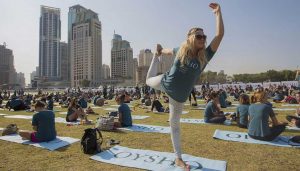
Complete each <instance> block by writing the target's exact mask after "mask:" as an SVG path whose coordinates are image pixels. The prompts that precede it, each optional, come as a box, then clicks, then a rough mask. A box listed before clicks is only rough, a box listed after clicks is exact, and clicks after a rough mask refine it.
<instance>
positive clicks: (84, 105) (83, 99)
mask: <svg viewBox="0 0 300 171" xmlns="http://www.w3.org/2000/svg"><path fill="white" fill-rule="evenodd" d="M78 104H79V105H80V106H81V107H82V108H84V109H85V108H87V101H86V100H85V98H84V97H83V96H81V97H80V99H79V101H78Z"/></svg>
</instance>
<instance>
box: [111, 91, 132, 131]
mask: <svg viewBox="0 0 300 171" xmlns="http://www.w3.org/2000/svg"><path fill="white" fill-rule="evenodd" d="M124 100H125V95H124V94H123V95H120V96H118V97H116V102H117V104H118V105H120V106H119V108H118V116H119V122H118V123H115V126H116V127H128V126H132V118H131V111H130V108H129V107H128V105H127V104H125V103H124Z"/></svg>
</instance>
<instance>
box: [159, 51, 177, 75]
mask: <svg viewBox="0 0 300 171" xmlns="http://www.w3.org/2000/svg"><path fill="white" fill-rule="evenodd" d="M174 60H175V56H172V55H164V56H161V57H160V63H159V67H158V72H159V73H165V72H167V71H169V70H170V69H171V67H172V65H173V63H174Z"/></svg>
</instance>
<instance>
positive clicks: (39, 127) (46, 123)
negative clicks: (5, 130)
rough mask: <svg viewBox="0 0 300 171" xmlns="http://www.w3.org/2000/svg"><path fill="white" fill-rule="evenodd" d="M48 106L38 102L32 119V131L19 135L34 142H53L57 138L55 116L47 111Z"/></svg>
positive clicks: (20, 132) (21, 132)
mask: <svg viewBox="0 0 300 171" xmlns="http://www.w3.org/2000/svg"><path fill="white" fill-rule="evenodd" d="M45 106H46V104H45V103H44V102H41V101H37V102H36V104H35V111H37V113H36V114H34V115H33V117H32V128H33V130H34V131H33V132H32V131H19V135H20V136H21V137H22V138H23V139H26V140H30V141H32V142H45V141H51V140H54V139H55V138H56V130H55V119H54V118H55V115H54V113H53V111H50V110H45Z"/></svg>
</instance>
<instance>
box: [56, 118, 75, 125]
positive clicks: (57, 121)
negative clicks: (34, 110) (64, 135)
mask: <svg viewBox="0 0 300 171" xmlns="http://www.w3.org/2000/svg"><path fill="white" fill-rule="evenodd" d="M55 122H56V123H64V124H68V125H80V120H77V121H76V122H67V121H66V118H61V117H57V118H55Z"/></svg>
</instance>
